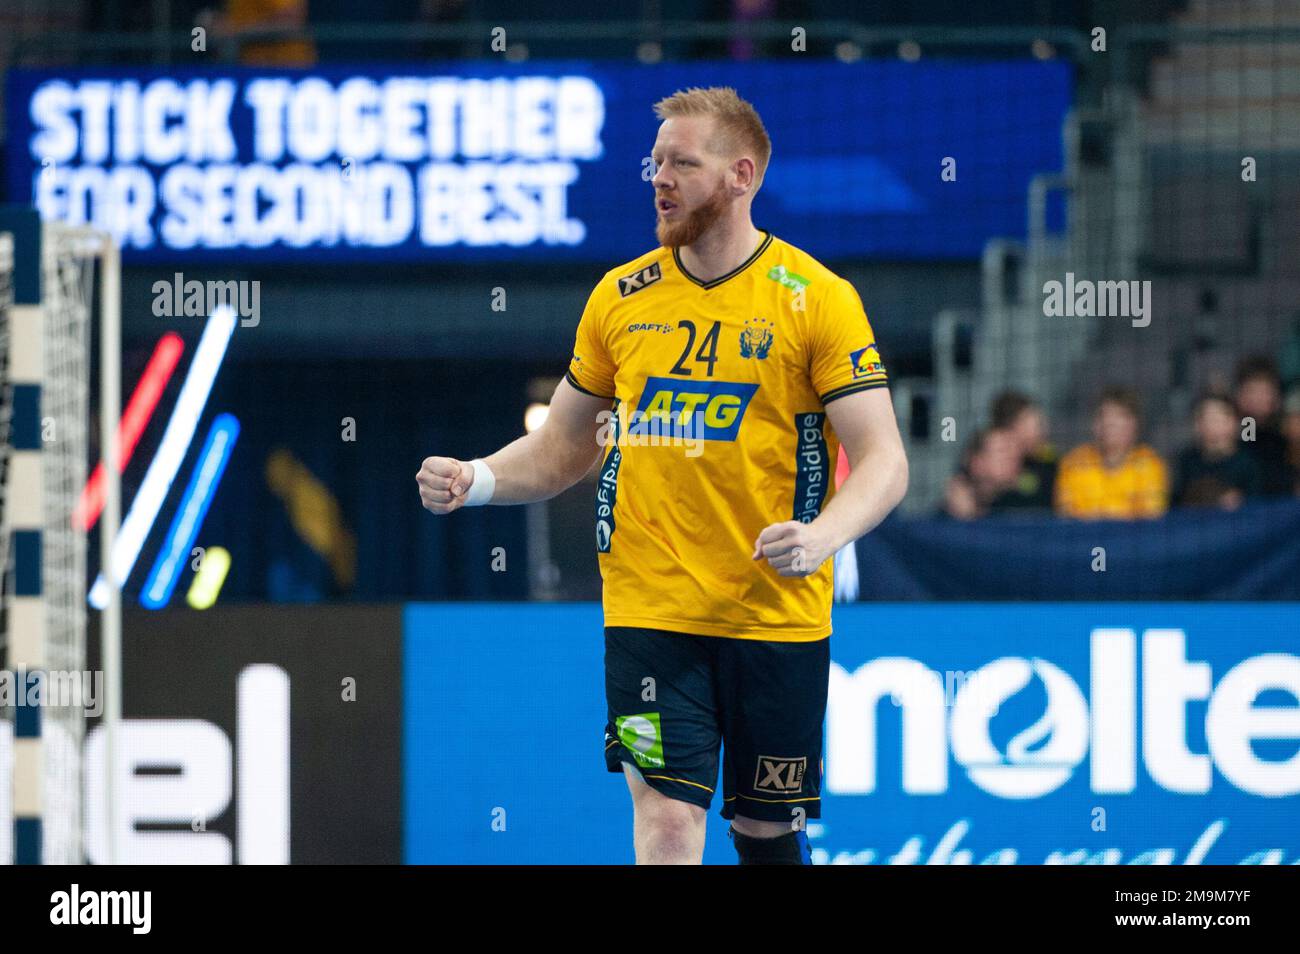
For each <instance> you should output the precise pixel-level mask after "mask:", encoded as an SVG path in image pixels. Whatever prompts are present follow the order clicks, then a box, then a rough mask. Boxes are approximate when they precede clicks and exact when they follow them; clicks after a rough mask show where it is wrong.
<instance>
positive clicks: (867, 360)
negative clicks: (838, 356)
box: [849, 341, 885, 378]
mask: <svg viewBox="0 0 1300 954" xmlns="http://www.w3.org/2000/svg"><path fill="white" fill-rule="evenodd" d="M849 364H851V365H853V376H854V377H855V378H869V377H871V376H872V375H873V374H884V373H885V366H884V365H883V364H881V363H880V352H879V351H877V350H876V343H875V342H874V341H873V342H871V344H869V345H867V346H866V347H865V348H859V349H858V350H857V351H854V352H853V353H852V354H850V355H849Z"/></svg>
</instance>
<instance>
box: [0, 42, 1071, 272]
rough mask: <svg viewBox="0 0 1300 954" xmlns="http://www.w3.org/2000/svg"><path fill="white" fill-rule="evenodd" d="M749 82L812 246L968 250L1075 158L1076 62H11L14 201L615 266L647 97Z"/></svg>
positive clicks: (768, 222)
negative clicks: (132, 65) (1041, 179)
mask: <svg viewBox="0 0 1300 954" xmlns="http://www.w3.org/2000/svg"><path fill="white" fill-rule="evenodd" d="M708 85H727V86H734V87H735V88H736V89H737V90H738V91H739V92H740V94H741V95H742V96H744V97H746V98H747V99H749V100H751V101H752V102H753V103H754V104H755V106H756V107H757V109H758V110H759V112H760V114H761V115H762V117H763V119H764V122H765V124H766V126H767V129H768V131H769V134H770V136H771V138H772V141H773V146H774V150H773V158H772V164H771V166H770V167H769V170H768V173H767V175H766V177H765V179H764V182H763V186H762V189H761V191H760V193H759V195H758V196H757V198H756V200H755V206H754V217H755V221H756V222H757V223H758V224H759V225H761V226H762V227H763V228H767V229H771V230H772V231H773V232H774V233H775V234H777V235H778V236H779V237H781V238H783V239H785V240H786V241H789V242H792V243H794V244H795V245H798V246H801V247H804V248H806V249H808V250H809V251H810V252H812V253H813V254H815V255H817V256H818V257H821V258H829V259H834V258H836V257H847V256H875V257H883V258H891V259H934V258H968V259H969V258H975V257H978V256H979V254H980V253H981V251H982V247H983V244H984V242H985V241H986V240H987V239H989V238H991V237H994V236H1021V235H1023V234H1024V231H1025V221H1026V187H1027V186H1028V184H1029V180H1030V179H1031V178H1032V176H1033V175H1035V174H1036V173H1040V172H1052V171H1056V170H1058V169H1059V168H1060V165H1061V121H1062V119H1063V118H1064V115H1065V113H1066V110H1067V109H1068V107H1069V105H1070V99H1071V78H1070V71H1069V67H1068V66H1067V65H1066V64H1064V63H1061V62H1057V61H1047V62H1037V61H1006V62H984V61H980V62H963V61H951V60H946V61H939V60H934V61H922V62H918V63H905V62H901V61H892V60H891V61H871V62H861V63H838V62H832V61H811V62H803V63H794V62H790V63H786V62H781V63H722V62H719V63H696V64H689V65H687V64H657V65H639V64H612V63H600V64H596V63H588V62H560V61H551V62H534V63H521V64H509V63H464V64H455V65H445V64H443V65H438V66H432V65H427V64H421V65H416V64H411V65H404V66H400V67H396V66H383V67H380V66H371V67H358V68H350V69H345V68H340V67H329V68H324V67H322V68H319V69H312V70H310V71H303V70H291V69H272V68H266V69H254V68H247V67H229V68H220V69H211V70H196V69H190V70H185V69H172V68H167V69H152V70H146V69H131V70H126V69H97V70H64V69H40V70H12V71H10V73H9V74H8V79H7V97H8V99H7V107H8V108H7V117H8V123H9V131H8V146H7V150H8V154H7V156H6V165H7V168H8V193H9V195H8V198H9V200H10V201H12V202H31V203H33V204H35V205H36V206H37V207H38V208H39V209H40V210H41V213H42V215H43V216H44V217H46V218H49V219H57V220H63V221H70V222H74V223H83V222H91V223H93V224H94V225H96V226H97V227H101V228H105V229H108V230H109V231H111V232H112V233H113V234H114V235H115V236H117V237H118V239H119V240H120V242H121V243H122V246H123V255H124V260H125V261H126V262H128V263H160V264H161V263H180V262H208V263H238V262H258V263H266V262H314V263H330V262H382V263H391V262H396V261H407V262H416V261H438V260H455V261H474V260H512V261H518V260H531V261H535V262H547V261H614V260H625V259H630V258H633V257H635V256H637V255H640V254H642V253H643V252H645V251H648V250H649V249H650V248H653V247H654V245H655V241H654V211H653V203H652V200H651V187H650V184H649V179H650V177H651V176H652V175H653V164H652V162H651V160H650V158H649V154H650V151H651V147H652V144H653V141H654V137H655V131H656V129H657V125H658V120H656V119H655V117H654V114H653V111H652V104H653V103H654V102H655V101H656V100H658V99H660V98H661V97H663V96H666V95H668V94H670V93H672V92H673V91H675V90H677V89H681V88H685V87H689V86H708Z"/></svg>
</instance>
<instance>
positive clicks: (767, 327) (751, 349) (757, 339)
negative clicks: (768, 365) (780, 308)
mask: <svg viewBox="0 0 1300 954" xmlns="http://www.w3.org/2000/svg"><path fill="white" fill-rule="evenodd" d="M773 337H774V335H773V332H772V322H770V321H768V320H767V319H766V318H751V319H749V321H747V322H745V330H744V331H742V332H741V333H740V356H741V357H742V358H758V359H759V360H762V359H763V358H766V357H767V353H768V352H769V351H771V350H772V340H773Z"/></svg>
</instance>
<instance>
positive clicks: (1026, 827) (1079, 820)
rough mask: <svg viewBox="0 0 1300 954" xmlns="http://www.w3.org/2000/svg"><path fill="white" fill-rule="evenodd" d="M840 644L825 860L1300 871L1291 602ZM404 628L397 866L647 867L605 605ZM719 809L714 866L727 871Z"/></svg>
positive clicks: (414, 616)
mask: <svg viewBox="0 0 1300 954" xmlns="http://www.w3.org/2000/svg"><path fill="white" fill-rule="evenodd" d="M834 624H835V631H834V634H833V635H832V636H831V660H832V665H831V678H830V685H829V696H828V707H827V715H826V735H825V750H824V758H825V768H826V775H825V782H824V786H823V790H822V799H823V804H822V818H821V819H820V820H819V821H815V822H809V825H808V835H809V843H810V844H811V846H812V849H813V855H814V860H815V861H816V862H818V863H822V864H884V863H903V864H921V863H936V864H984V863H989V864H1044V863H1052V864H1214V865H1235V864H1277V863H1281V864H1294V863H1296V862H1297V861H1300V833H1298V832H1297V828H1296V824H1295V819H1296V817H1297V810H1298V809H1300V604H1296V603H1276V604H1227V603H1218V604H1214V603H1205V604H1194V603H1169V604H1158V603H1111V604H1104V603H1076V604H1041V605H1014V604H1002V605H998V604H990V605H976V604H947V605H928V606H927V605H906V604H876V605H870V604H864V603H857V604H849V605H844V606H836V607H835V610H834ZM404 629H405V636H404V645H405V649H404V657H405V661H404V668H403V684H404V690H403V704H404V706H405V709H406V718H405V723H404V726H405V727H404V735H403V763H404V765H405V772H404V776H403V778H404V783H403V784H404V788H405V794H404V805H405V808H404V818H405V857H406V860H407V861H409V862H432V863H464V862H467V861H468V862H471V863H474V864H493V863H507V864H509V863H542V864H548V863H559V864H566V863H624V862H630V861H631V860H632V848H631V839H632V809H631V804H630V800H629V796H628V793H627V788H626V785H625V784H624V781H623V779H622V778H621V777H619V776H618V775H611V774H609V773H607V772H606V771H605V763H604V759H603V757H602V753H601V749H602V745H603V743H604V738H603V730H604V722H605V705H604V680H603V674H602V665H601V660H602V655H603V642H602V638H601V612H600V607H599V606H597V605H592V604H570V605H557V606H536V605H534V606H529V605H513V606H508V605H492V604H479V605H473V604H471V605H464V604H462V605H448V604H416V605H411V606H408V607H407V608H406V611H405V626H404ZM448 634H455V635H454V638H448ZM718 808H719V803H718V801H717V799H716V798H715V800H714V804H713V807H712V809H711V811H710V817H709V833H708V844H707V846H706V849H705V860H706V862H710V863H720V864H734V863H735V852H734V849H733V848H732V846H731V844H730V842H729V841H728V839H727V837H726V828H727V823H726V822H725V821H723V820H722V819H721V818H720V817H719V815H718Z"/></svg>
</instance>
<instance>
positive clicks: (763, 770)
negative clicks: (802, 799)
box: [754, 755, 808, 795]
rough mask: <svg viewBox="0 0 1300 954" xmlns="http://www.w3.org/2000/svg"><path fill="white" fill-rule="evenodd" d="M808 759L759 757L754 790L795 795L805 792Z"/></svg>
mask: <svg viewBox="0 0 1300 954" xmlns="http://www.w3.org/2000/svg"><path fill="white" fill-rule="evenodd" d="M807 767H808V759H806V758H800V759H782V758H777V757H775V756H772V755H760V756H759V757H758V771H757V772H756V773H755V774H754V790H755V791H757V792H775V793H782V794H787V795H789V794H793V793H797V792H799V791H802V790H803V774H804V770H805V769H806V768H807Z"/></svg>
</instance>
